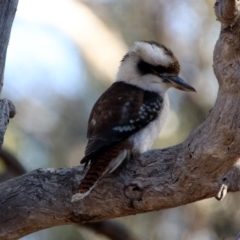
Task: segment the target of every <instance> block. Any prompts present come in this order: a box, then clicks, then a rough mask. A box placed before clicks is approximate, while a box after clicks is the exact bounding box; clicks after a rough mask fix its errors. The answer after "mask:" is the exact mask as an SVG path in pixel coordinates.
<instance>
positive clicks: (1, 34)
mask: <svg viewBox="0 0 240 240" xmlns="http://www.w3.org/2000/svg"><path fill="white" fill-rule="evenodd" d="M17 4H18V1H17V0H9V1H6V0H0V94H1V91H2V86H3V75H4V67H5V60H6V54H7V47H8V42H9V38H10V32H11V28H12V23H13V19H14V16H15V12H16V9H17ZM14 115H15V108H14V106H13V104H12V103H11V102H10V101H9V100H7V99H3V100H0V148H1V147H2V143H3V139H4V134H5V131H6V128H7V124H8V121H9V118H10V117H13V116H14Z"/></svg>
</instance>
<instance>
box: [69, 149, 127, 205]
mask: <svg viewBox="0 0 240 240" xmlns="http://www.w3.org/2000/svg"><path fill="white" fill-rule="evenodd" d="M119 147H122V146H121V145H119V144H118V145H116V146H114V147H112V148H111V149H109V150H108V151H107V152H105V153H103V154H101V155H100V156H99V157H98V158H97V159H92V160H91V163H90V168H89V170H88V172H87V173H86V175H85V177H84V178H83V180H82V182H81V183H80V185H79V187H78V188H77V190H76V191H75V193H74V195H73V197H72V202H74V201H77V200H80V199H82V198H84V197H86V196H87V195H88V194H89V193H90V192H91V190H92V189H93V188H94V187H95V185H96V184H97V182H98V180H99V179H100V178H101V177H103V176H104V175H105V174H107V173H111V172H113V171H114V170H115V169H116V168H117V167H118V166H119V165H120V164H121V163H122V161H123V160H124V159H125V158H126V157H127V156H128V155H129V154H128V153H129V150H127V149H119Z"/></svg>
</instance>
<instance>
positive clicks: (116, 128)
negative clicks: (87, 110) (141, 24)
mask: <svg viewBox="0 0 240 240" xmlns="http://www.w3.org/2000/svg"><path fill="white" fill-rule="evenodd" d="M179 71H180V65H179V63H178V60H177V59H176V57H175V56H174V55H173V53H172V51H171V50H170V49H168V48H166V47H165V46H163V45H161V44H158V43H156V42H153V41H138V42H135V45H134V47H133V48H132V49H130V51H129V52H128V53H127V54H126V55H125V56H124V57H123V59H122V61H121V65H120V67H119V70H118V73H117V76H116V81H115V82H114V83H113V84H112V85H111V86H110V87H109V88H108V89H107V90H106V91H105V92H104V93H103V94H102V95H101V97H100V98H99V99H98V100H97V102H96V103H95V105H94V106H93V109H92V112H91V114H90V117H89V121H88V132H87V138H88V143H87V146H86V150H85V157H84V158H83V159H82V160H81V163H83V164H85V166H87V165H88V164H90V167H89V169H88V172H87V173H86V175H85V177H84V179H83V180H82V182H81V183H80V185H79V187H78V188H77V190H76V192H75V195H74V196H73V198H72V201H77V200H79V199H82V198H84V197H85V196H87V195H88V194H89V193H90V191H91V190H92V189H93V188H94V186H95V185H96V183H97V182H98V180H99V179H100V178H101V177H103V176H104V175H105V174H108V173H111V172H113V171H114V170H115V169H116V168H117V167H118V166H119V165H120V164H121V163H122V162H123V161H124V160H125V159H129V158H131V156H133V155H138V154H141V153H143V152H145V151H147V150H149V149H150V148H151V146H152V144H153V142H154V140H155V139H156V138H157V137H158V135H159V132H160V131H161V129H162V127H163V124H164V122H165V120H166V117H167V115H168V109H169V100H168V95H167V93H166V92H167V90H168V89H169V88H170V87H174V88H177V89H179V90H183V91H189V92H194V91H195V89H194V88H193V87H191V86H190V85H188V84H187V83H186V82H185V81H184V80H182V79H181V78H180V77H179V76H178V74H179Z"/></svg>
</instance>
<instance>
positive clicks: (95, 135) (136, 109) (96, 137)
mask: <svg viewBox="0 0 240 240" xmlns="http://www.w3.org/2000/svg"><path fill="white" fill-rule="evenodd" d="M161 104H162V98H161V97H160V96H159V95H158V94H157V93H153V92H149V91H144V90H142V89H140V88H138V87H135V86H133V85H130V84H126V83H124V82H115V83H114V84H112V86H111V87H110V88H109V89H108V90H107V91H106V92H105V93H103V95H102V96H101V97H100V98H99V99H98V101H97V102H96V103H95V105H94V107H93V109H92V112H91V114H90V118H89V121H88V133H87V137H88V144H87V147H86V150H85V157H84V158H83V159H82V161H81V163H85V162H86V163H88V161H89V160H91V159H92V158H96V157H97V156H98V155H99V154H101V153H103V152H104V151H106V150H107V149H108V148H109V147H111V146H113V145H115V144H116V143H118V142H120V141H122V140H124V139H126V138H128V137H129V136H131V135H132V134H133V133H135V132H137V131H139V130H140V129H141V128H143V127H144V126H146V125H147V124H148V123H149V122H151V121H152V120H154V119H155V118H156V116H157V114H158V112H159V110H160V108H161Z"/></svg>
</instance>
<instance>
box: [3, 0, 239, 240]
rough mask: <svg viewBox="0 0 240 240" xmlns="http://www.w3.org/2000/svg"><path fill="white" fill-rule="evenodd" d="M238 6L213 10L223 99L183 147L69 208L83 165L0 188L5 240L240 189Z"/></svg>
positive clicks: (113, 179) (132, 167)
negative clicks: (218, 30)
mask: <svg viewBox="0 0 240 240" xmlns="http://www.w3.org/2000/svg"><path fill="white" fill-rule="evenodd" d="M238 3H239V1H238V0H235V1H233V0H228V1H227V0H219V1H218V4H217V5H216V7H215V9H216V15H217V17H218V19H219V20H220V21H221V22H222V24H223V25H222V26H223V27H222V30H221V34H220V37H219V40H218V41H217V44H216V47H215V51H214V71H215V74H216V76H217V79H218V82H219V85H220V89H219V94H218V97H217V100H216V103H215V106H214V107H213V109H212V110H211V112H210V113H209V115H208V117H207V118H206V120H205V121H204V122H203V123H202V124H201V126H199V127H198V128H197V129H196V130H195V131H194V132H193V133H192V134H190V136H189V137H188V138H187V139H186V141H185V142H183V143H182V144H180V145H177V146H174V147H170V148H167V149H163V150H152V151H149V152H146V153H144V154H143V155H141V156H140V157H139V158H138V159H132V160H131V161H129V162H127V163H125V164H124V165H123V166H122V167H121V168H120V169H118V170H117V171H115V172H114V173H113V174H111V175H108V176H106V177H105V178H103V179H101V180H100V181H99V184H98V186H97V187H96V188H95V189H93V191H92V192H91V194H90V195H89V196H88V197H86V198H85V199H83V200H81V201H79V202H74V203H72V202H71V197H72V194H73V192H74V190H75V189H76V187H77V186H78V184H79V183H80V181H81V179H82V178H83V176H84V173H83V171H82V167H74V168H70V169H59V170H54V169H46V170H43V169H40V170H36V171H33V172H30V173H27V174H25V175H23V176H21V177H18V178H15V179H13V180H10V181H7V182H4V183H2V184H1V185H0V192H1V198H0V226H1V227H0V238H1V239H17V238H19V237H21V236H23V235H26V234H28V233H31V232H34V231H37V230H40V229H44V228H47V227H51V226H56V225H61V224H70V223H86V222H94V221H102V220H105V219H110V218H115V217H120V216H126V215H131V214H136V213H142V212H147V211H153V210H160V209H164V208H171V207H176V206H179V205H183V204H187V203H191V202H194V201H197V200H200V199H205V198H209V197H213V196H216V197H217V198H218V199H220V200H221V199H222V198H223V197H224V196H225V194H226V190H228V191H239V188H240V184H239V183H240V179H239V177H240V176H239V172H240V171H239V167H238V165H237V163H238V160H239V158H240V149H239V146H240V108H239V106H240V90H239V89H240V80H239V78H240V77H239V76H240V62H239V59H240V47H239V35H240V34H239V30H240V26H239V25H240V22H239V18H238V15H239V10H238ZM236 11H237V12H236ZM220 16H222V17H221V18H220ZM226 24H228V25H229V26H230V25H231V27H226ZM16 223H17V224H16Z"/></svg>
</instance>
